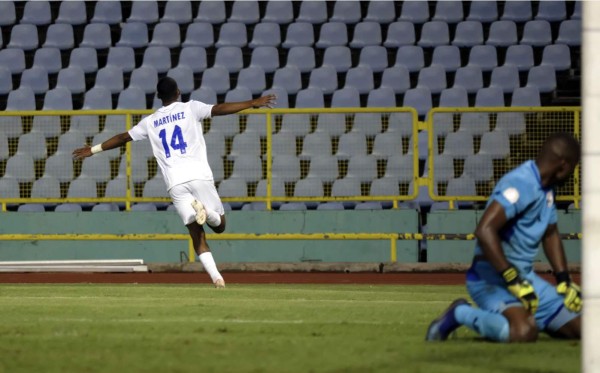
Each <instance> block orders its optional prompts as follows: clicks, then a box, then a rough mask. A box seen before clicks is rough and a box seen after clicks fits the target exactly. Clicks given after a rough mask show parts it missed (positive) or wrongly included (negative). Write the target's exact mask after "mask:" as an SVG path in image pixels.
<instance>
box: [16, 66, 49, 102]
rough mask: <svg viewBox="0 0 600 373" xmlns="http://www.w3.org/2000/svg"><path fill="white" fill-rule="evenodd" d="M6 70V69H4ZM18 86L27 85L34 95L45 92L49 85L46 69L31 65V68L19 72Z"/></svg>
mask: <svg viewBox="0 0 600 373" xmlns="http://www.w3.org/2000/svg"><path fill="white" fill-rule="evenodd" d="M6 71H8V70H7V69H6ZM9 74H10V72H9ZM9 77H10V75H9ZM11 85H12V80H11ZM20 87H29V88H31V90H32V91H33V93H34V94H36V95H39V94H42V93H46V91H47V90H48V87H49V83H48V71H46V69H45V68H43V67H41V66H32V67H31V69H27V70H25V71H23V73H22V74H21V84H20ZM7 93H8V92H7Z"/></svg>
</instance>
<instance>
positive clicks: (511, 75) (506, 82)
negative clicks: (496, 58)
mask: <svg viewBox="0 0 600 373" xmlns="http://www.w3.org/2000/svg"><path fill="white" fill-rule="evenodd" d="M519 86H520V83H519V70H518V69H517V67H516V66H514V65H504V66H498V67H496V68H494V70H492V78H491V81H490V87H499V88H500V89H502V92H504V93H510V92H512V91H514V90H515V88H519Z"/></svg>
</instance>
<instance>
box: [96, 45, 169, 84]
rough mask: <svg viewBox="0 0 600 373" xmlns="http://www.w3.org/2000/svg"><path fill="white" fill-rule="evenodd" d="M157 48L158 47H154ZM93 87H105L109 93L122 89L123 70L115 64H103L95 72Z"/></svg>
mask: <svg viewBox="0 0 600 373" xmlns="http://www.w3.org/2000/svg"><path fill="white" fill-rule="evenodd" d="M155 48H158V47H155ZM95 87H105V88H107V89H108V90H109V91H110V93H112V94H116V93H119V92H121V91H122V90H123V88H124V87H123V70H121V68H120V67H116V66H110V65H108V66H105V67H103V68H101V69H99V70H98V73H97V74H96V85H95Z"/></svg>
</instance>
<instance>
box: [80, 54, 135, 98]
mask: <svg viewBox="0 0 600 373" xmlns="http://www.w3.org/2000/svg"><path fill="white" fill-rule="evenodd" d="M111 49H113V48H111ZM132 53H133V52H132ZM71 66H77V67H79V68H81V70H83V72H84V73H86V74H87V73H95V72H96V71H98V54H97V52H96V50H95V49H94V48H86V47H81V48H75V49H73V50H72V51H71V56H70V57H69V67H71ZM116 66H120V65H116ZM84 91H85V87H84ZM73 93H75V92H73ZM78 93H81V92H78Z"/></svg>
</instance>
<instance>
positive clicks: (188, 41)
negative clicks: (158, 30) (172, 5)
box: [181, 22, 215, 48]
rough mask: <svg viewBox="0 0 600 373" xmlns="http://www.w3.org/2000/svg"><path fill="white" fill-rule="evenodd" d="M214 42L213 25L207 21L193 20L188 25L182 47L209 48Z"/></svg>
mask: <svg viewBox="0 0 600 373" xmlns="http://www.w3.org/2000/svg"><path fill="white" fill-rule="evenodd" d="M214 44H215V36H214V32H213V26H212V25H211V24H210V23H208V22H195V23H192V24H190V25H189V26H188V28H187V32H186V34H185V40H184V41H183V43H181V46H182V47H184V48H185V47H202V48H209V47H212V46H213V45H214Z"/></svg>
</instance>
